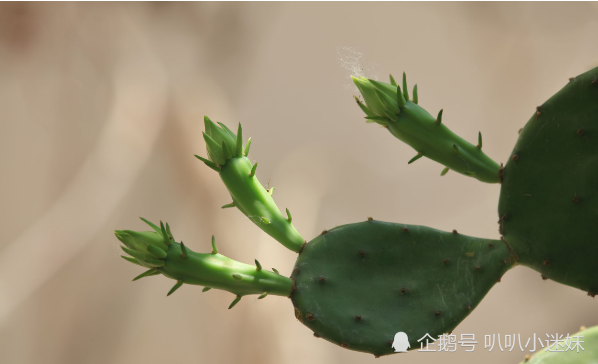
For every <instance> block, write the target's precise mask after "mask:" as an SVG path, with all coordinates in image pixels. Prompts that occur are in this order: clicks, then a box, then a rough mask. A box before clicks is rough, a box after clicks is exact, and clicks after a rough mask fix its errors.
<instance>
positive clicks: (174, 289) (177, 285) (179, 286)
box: [166, 281, 183, 296]
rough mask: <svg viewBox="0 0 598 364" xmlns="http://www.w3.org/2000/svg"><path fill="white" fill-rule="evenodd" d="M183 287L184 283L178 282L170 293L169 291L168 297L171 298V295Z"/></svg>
mask: <svg viewBox="0 0 598 364" xmlns="http://www.w3.org/2000/svg"><path fill="white" fill-rule="evenodd" d="M182 285H183V281H177V282H176V284H175V285H174V286H172V288H171V289H170V291H168V294H167V295H166V296H170V295H171V294H173V293H174V292H175V291H176V290H177V289H179V288H181V286H182Z"/></svg>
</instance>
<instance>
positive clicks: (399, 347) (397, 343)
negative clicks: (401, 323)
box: [392, 331, 411, 353]
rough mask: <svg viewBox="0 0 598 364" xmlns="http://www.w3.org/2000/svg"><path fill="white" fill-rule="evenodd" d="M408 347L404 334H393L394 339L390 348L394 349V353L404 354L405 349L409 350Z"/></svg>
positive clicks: (407, 340)
mask: <svg viewBox="0 0 598 364" xmlns="http://www.w3.org/2000/svg"><path fill="white" fill-rule="evenodd" d="M410 347H411V345H409V338H408V337H407V334H406V333H404V332H402V331H401V332H397V333H396V334H395V339H394V341H393V342H392V348H393V349H395V353H406V352H407V349H408V348H410Z"/></svg>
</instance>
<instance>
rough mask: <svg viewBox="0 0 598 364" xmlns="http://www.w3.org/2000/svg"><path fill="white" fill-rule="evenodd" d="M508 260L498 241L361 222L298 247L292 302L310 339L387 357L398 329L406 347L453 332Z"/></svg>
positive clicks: (510, 262) (507, 266)
mask: <svg viewBox="0 0 598 364" xmlns="http://www.w3.org/2000/svg"><path fill="white" fill-rule="evenodd" d="M514 264H515V259H514V257H512V256H511V254H510V252H509V250H508V249H507V246H506V244H505V243H504V242H502V241H498V240H489V239H479V238H473V237H469V236H465V235H461V234H458V233H457V232H453V233H447V232H443V231H439V230H435V229H431V228H427V227H423V226H412V225H402V224H393V223H385V222H378V221H374V220H371V221H370V220H369V219H368V221H366V222H361V223H356V224H349V225H344V226H340V227H337V228H334V229H332V230H329V231H327V232H325V233H323V234H322V235H320V236H318V237H317V238H315V239H314V240H312V241H311V242H309V243H308V244H307V245H306V246H305V248H304V250H303V252H302V253H301V254H300V255H299V258H298V259H297V263H296V265H295V268H294V270H293V274H292V276H291V278H292V279H293V280H294V282H295V286H296V290H295V292H294V293H293V295H292V296H291V299H292V301H293V305H294V306H295V316H296V317H297V318H298V319H299V320H300V321H301V322H302V323H303V324H304V325H306V326H307V327H308V328H310V329H311V330H313V331H314V334H315V335H316V336H320V337H322V338H325V339H326V340H329V341H331V342H333V343H335V344H337V345H341V346H342V347H345V348H348V349H352V350H356V351H363V352H367V353H372V354H374V355H377V356H378V355H387V354H392V353H393V352H394V350H393V349H392V347H391V344H392V341H393V337H394V335H395V334H396V333H397V332H400V331H402V332H405V333H407V335H408V337H409V343H410V347H411V350H413V349H419V348H420V343H418V341H417V340H418V339H420V338H422V337H423V336H424V335H425V334H426V333H428V334H430V335H431V336H432V337H434V338H437V337H438V335H441V334H443V333H448V332H450V331H452V330H453V329H454V328H455V327H456V326H457V325H458V324H459V323H460V322H461V321H463V319H465V317H467V315H468V314H469V313H470V312H471V311H472V310H473V309H474V308H475V307H476V306H477V305H478V303H479V302H480V301H481V300H482V298H483V297H484V296H485V295H486V293H487V292H488V291H489V290H490V288H492V286H493V285H494V284H495V283H496V282H497V281H499V280H500V278H501V277H502V276H503V274H504V273H505V272H506V271H507V270H509V269H510V268H511V267H513V265H514Z"/></svg>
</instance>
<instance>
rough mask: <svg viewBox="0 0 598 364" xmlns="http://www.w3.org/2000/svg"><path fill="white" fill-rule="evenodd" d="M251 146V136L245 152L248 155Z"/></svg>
mask: <svg viewBox="0 0 598 364" xmlns="http://www.w3.org/2000/svg"><path fill="white" fill-rule="evenodd" d="M249 147H251V138H249V139H247V144H245V151H244V152H243V154H245V156H246V157H247V156H248V155H249Z"/></svg>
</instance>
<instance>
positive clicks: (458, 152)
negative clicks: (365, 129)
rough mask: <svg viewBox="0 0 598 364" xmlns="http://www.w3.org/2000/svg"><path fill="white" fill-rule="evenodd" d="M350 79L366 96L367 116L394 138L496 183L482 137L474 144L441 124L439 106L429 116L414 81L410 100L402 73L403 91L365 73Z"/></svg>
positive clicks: (496, 167)
mask: <svg viewBox="0 0 598 364" xmlns="http://www.w3.org/2000/svg"><path fill="white" fill-rule="evenodd" d="M353 81H354V82H355V84H356V85H357V87H358V88H359V91H361V95H362V96H363V99H364V100H365V105H362V104H361V103H359V102H358V104H359V106H360V107H361V109H362V110H364V111H365V110H368V111H369V113H368V112H366V119H368V120H373V121H374V122H376V123H378V124H380V125H383V126H386V127H387V129H388V131H389V132H390V133H391V134H392V135H393V136H395V137H396V138H397V139H399V140H401V141H403V142H404V143H406V144H408V145H409V146H411V147H412V148H413V149H415V150H416V151H418V152H419V153H422V154H423V155H424V156H426V157H427V158H430V159H432V160H434V161H436V162H438V163H441V164H443V165H444V166H446V167H448V168H450V169H452V170H454V171H456V172H458V173H461V174H463V175H466V176H469V177H474V178H476V179H478V180H480V181H482V182H487V183H499V170H500V166H499V165H498V163H496V162H495V161H493V160H492V159H490V158H489V157H488V156H487V155H486V154H484V152H482V150H481V149H482V148H481V137H480V138H479V140H478V146H477V147H476V146H474V145H472V144H471V143H469V142H467V141H465V140H464V139H462V138H461V137H459V136H458V135H456V134H454V133H453V132H452V131H450V130H449V129H448V128H447V127H446V126H445V125H444V124H442V110H440V112H439V113H438V117H437V118H434V117H432V116H431V115H430V114H429V113H428V112H427V111H426V110H424V109H423V108H421V107H420V106H419V105H418V103H419V96H418V92H417V85H415V86H414V87H413V101H411V100H410V99H409V92H408V89H407V87H408V86H407V76H406V75H405V73H403V89H402V92H401V87H399V86H396V87H395V86H394V85H392V84H388V83H384V82H380V81H375V80H369V79H367V78H364V77H353ZM397 109H398V111H397ZM372 114H373V115H372ZM415 160H417V159H412V160H410V161H409V163H412V162H413V161H415Z"/></svg>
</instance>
